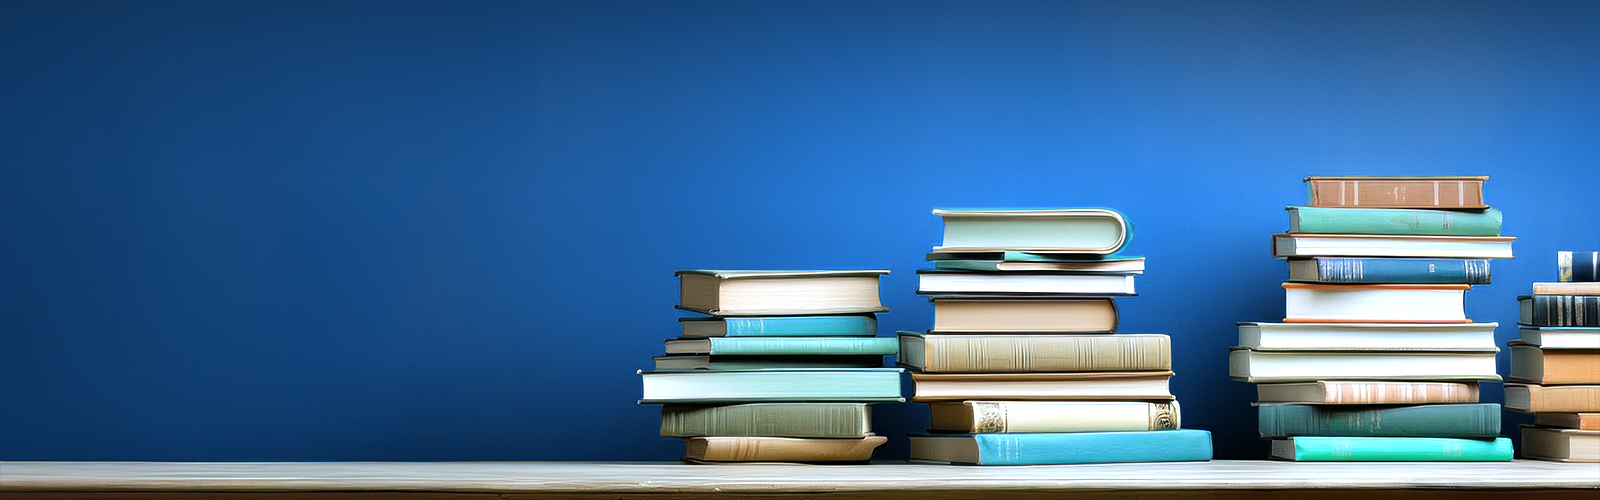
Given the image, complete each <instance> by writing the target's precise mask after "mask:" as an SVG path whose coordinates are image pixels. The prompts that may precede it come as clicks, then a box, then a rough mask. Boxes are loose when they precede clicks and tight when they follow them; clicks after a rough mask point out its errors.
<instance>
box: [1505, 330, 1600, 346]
mask: <svg viewBox="0 0 1600 500" xmlns="http://www.w3.org/2000/svg"><path fill="white" fill-rule="evenodd" d="M1521 335H1522V341H1523V342H1526V343H1527V344H1528V345H1536V346H1541V347H1548V348H1552V349H1600V327H1575V326H1545V327H1536V326H1523V327H1522V328H1521Z"/></svg>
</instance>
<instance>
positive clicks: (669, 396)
mask: <svg viewBox="0 0 1600 500" xmlns="http://www.w3.org/2000/svg"><path fill="white" fill-rule="evenodd" d="M903 371H904V370H901V369H899V368H854V369H820V368H819V369H801V368H796V369H770V370H726V371H715V370H710V371H673V372H645V371H641V372H639V375H641V378H643V380H644V397H643V399H642V400H640V401H639V404H662V403H754V402H808V401H815V402H835V401H842V402H895V403H898V402H901V401H904V400H903V399H901V398H900V373H901V372H903Z"/></svg>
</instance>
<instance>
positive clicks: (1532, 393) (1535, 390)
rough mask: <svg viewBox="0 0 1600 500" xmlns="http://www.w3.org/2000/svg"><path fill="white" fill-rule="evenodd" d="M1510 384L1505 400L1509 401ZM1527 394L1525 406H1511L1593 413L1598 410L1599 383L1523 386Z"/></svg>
mask: <svg viewBox="0 0 1600 500" xmlns="http://www.w3.org/2000/svg"><path fill="white" fill-rule="evenodd" d="M1511 390H1512V389H1511V388H1510V386H1508V388H1507V391H1506V392H1507V393H1508V396H1507V398H1506V399H1507V402H1508V403H1509V402H1510V399H1511V396H1509V393H1510V392H1511ZM1524 390H1526V391H1527V394H1528V404H1527V408H1513V409H1515V410H1520V411H1526V412H1528V413H1541V412H1564V413H1593V412H1600V385H1567V386H1542V385H1529V386H1525V389H1524Z"/></svg>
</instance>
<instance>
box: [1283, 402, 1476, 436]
mask: <svg viewBox="0 0 1600 500" xmlns="http://www.w3.org/2000/svg"><path fill="white" fill-rule="evenodd" d="M1256 410H1257V413H1258V415H1257V416H1258V419H1257V420H1258V422H1259V426H1260V427H1259V430H1260V432H1261V437H1262V438H1265V439H1275V438H1285V437H1290V436H1324V437H1335V436H1352V437H1354V436H1368V437H1448V438H1479V439H1492V438H1495V437H1498V436H1499V435H1500V405H1499V404H1495V403H1477V404H1433V405H1413V406H1368V405H1301V404H1263V405H1260V406H1257V407H1256Z"/></svg>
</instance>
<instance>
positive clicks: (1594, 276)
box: [1556, 250, 1600, 281]
mask: <svg viewBox="0 0 1600 500" xmlns="http://www.w3.org/2000/svg"><path fill="white" fill-rule="evenodd" d="M1556 281H1600V252H1596V251H1587V252H1573V251H1569V250H1562V251H1559V252H1556Z"/></svg>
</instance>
